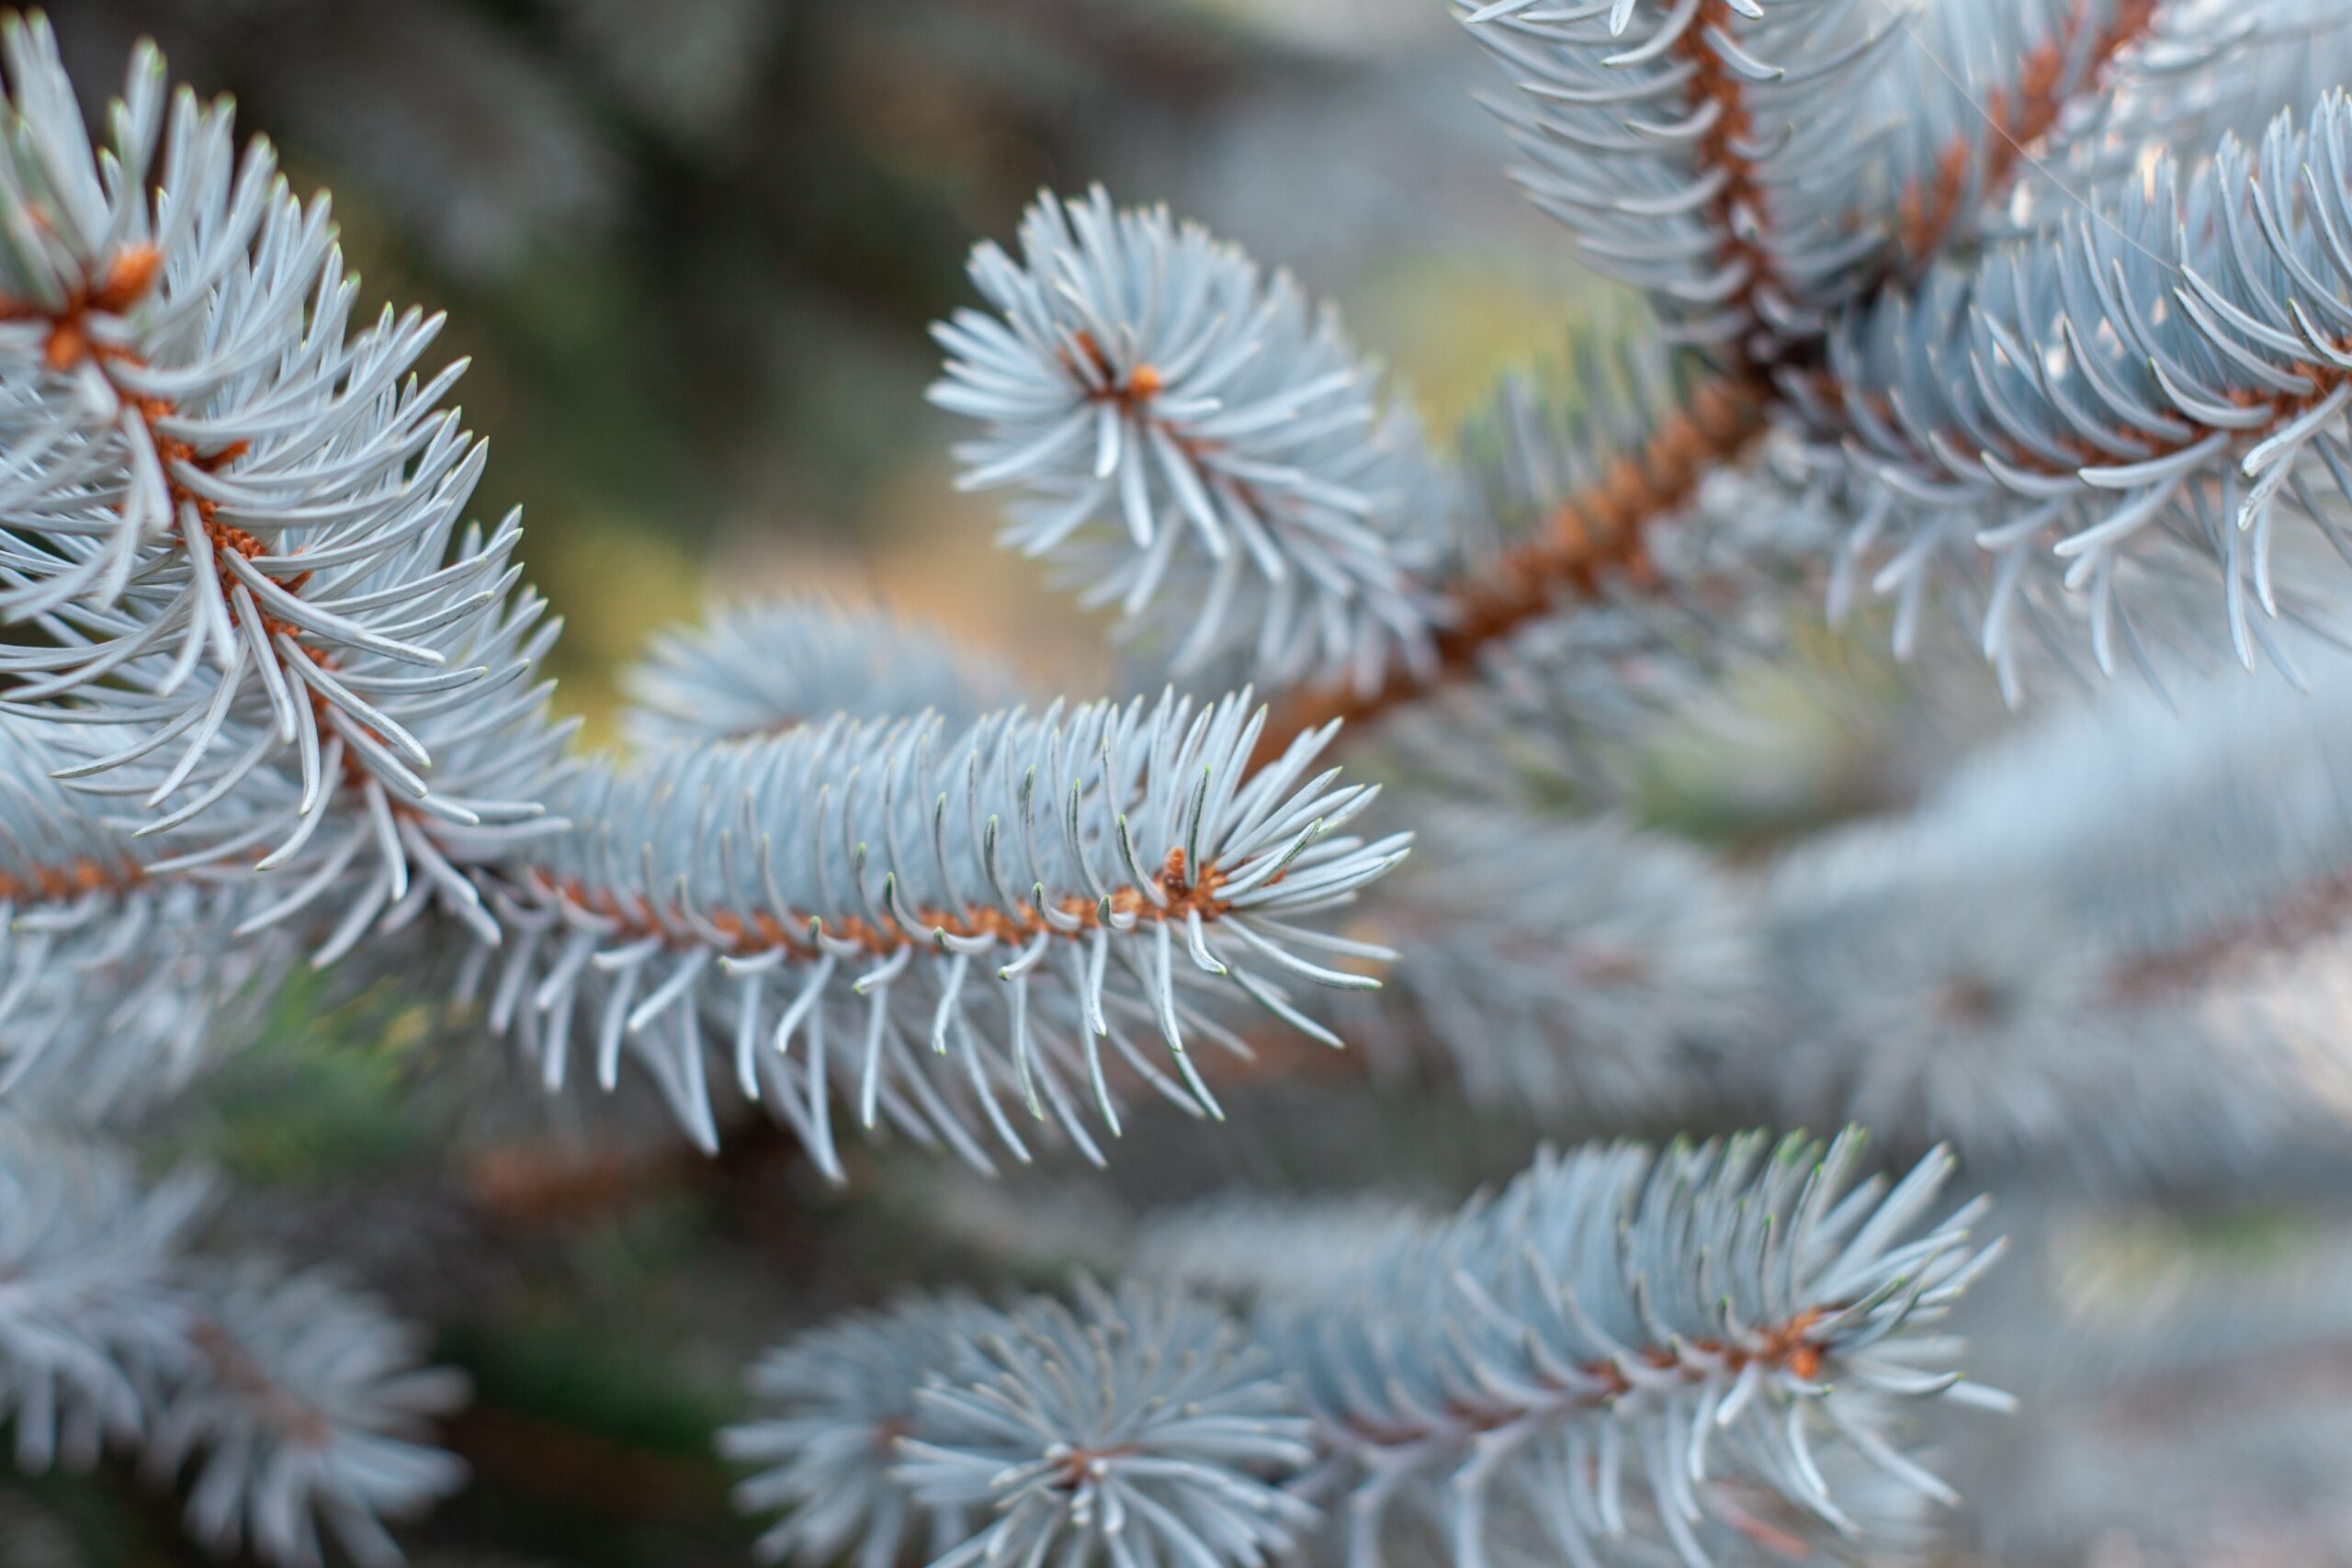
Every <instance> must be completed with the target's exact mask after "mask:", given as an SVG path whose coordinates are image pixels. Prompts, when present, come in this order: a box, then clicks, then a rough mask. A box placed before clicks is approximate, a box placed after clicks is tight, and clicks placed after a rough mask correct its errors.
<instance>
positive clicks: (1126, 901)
mask: <svg viewBox="0 0 2352 1568" xmlns="http://www.w3.org/2000/svg"><path fill="white" fill-rule="evenodd" d="M1154 880H1155V881H1156V882H1157V883H1158V885H1159V892H1160V897H1161V898H1163V899H1164V900H1165V902H1164V903H1162V902H1154V901H1153V900H1152V899H1151V898H1149V897H1146V896H1145V895H1144V894H1143V893H1142V892H1141V891H1140V890H1138V889H1136V888H1135V887H1122V888H1119V889H1118V890H1117V891H1116V892H1114V893H1113V894H1112V895H1111V896H1110V899H1109V902H1110V906H1111V912H1112V913H1113V914H1114V915H1125V916H1131V917H1133V918H1134V919H1136V920H1138V921H1143V920H1182V919H1185V918H1186V917H1187V916H1189V915H1194V914H1197V915H1199V916H1200V917H1201V919H1204V920H1215V919H1219V918H1221V917H1222V916H1223V915H1224V914H1225V912H1226V910H1227V908H1231V906H1229V905H1227V903H1225V902H1224V901H1223V900H1222V899H1220V898H1218V897H1217V889H1218V888H1219V887H1221V886H1224V884H1225V880H1226V877H1225V873H1224V872H1222V871H1220V870H1219V869H1217V868H1216V866H1210V867H1208V868H1207V869H1205V870H1204V871H1203V872H1202V874H1201V875H1200V876H1199V878H1198V879H1197V880H1196V881H1189V882H1188V881H1187V880H1186V878H1185V875H1184V852H1183V851H1182V850H1181V849H1173V850H1170V851H1169V852H1168V856H1167V859H1166V860H1165V861H1163V862H1162V863H1161V864H1160V869H1159V875H1158V876H1157V877H1156V878H1155V879H1154ZM1273 880H1274V881H1277V882H1279V881H1280V880H1282V874H1281V873H1279V872H1278V873H1276V874H1275V875H1274V877H1273ZM541 891H542V892H545V893H549V894H558V895H560V896H561V897H563V898H564V899H565V900H567V901H568V902H570V903H571V904H572V905H574V906H575V907H577V908H582V909H586V910H589V911H591V912H592V913H594V914H598V915H602V916H604V917H605V919H609V920H612V921H614V922H615V923H616V924H617V925H618V926H619V927H620V928H621V929H622V931H625V932H626V933H628V935H630V936H632V937H637V938H640V939H641V938H644V937H648V936H665V937H666V936H671V935H673V933H675V932H677V931H682V930H686V929H688V927H687V925H686V921H685V919H684V915H683V914H681V913H680V912H679V911H678V910H677V909H675V908H670V907H667V906H657V905H655V904H653V903H651V902H650V901H649V900H647V899H645V898H643V897H635V898H631V899H629V900H628V901H626V902H624V901H623V900H622V899H621V898H620V897H618V896H616V894H614V893H613V892H612V890H611V889H609V888H602V887H591V886H587V885H586V884H584V883H582V882H580V881H577V880H576V879H565V880H563V881H561V882H549V881H544V880H543V881H542V884H541ZM1054 908H1055V912H1056V913H1057V914H1059V915H1061V916H1062V917H1063V918H1064V920H1065V921H1066V922H1069V925H1070V926H1074V928H1075V929H1068V927H1066V926H1064V925H1057V924H1055V923H1054V922H1052V921H1050V920H1048V919H1046V917H1045V916H1044V915H1043V914H1041V913H1040V912H1039V911H1038V910H1037V909H1036V908H1033V907H1032V906H1030V905H1028V904H1025V903H1024V904H1022V905H1020V906H1019V907H1017V908H1014V909H1011V910H1007V909H1000V908H995V907H993V906H990V905H970V906H967V907H966V908H963V909H960V910H958V909H943V908H918V909H915V910H913V911H911V912H912V913H913V914H914V916H915V918H916V920H917V922H918V923H917V927H916V929H914V930H911V931H910V930H907V929H905V928H903V927H901V926H899V924H898V923H897V922H896V921H888V922H877V921H874V920H869V919H865V917H863V916H861V915H851V916H848V917H847V918H845V919H837V920H833V921H831V922H828V924H827V927H826V935H828V936H829V937H831V938H833V939H834V940H836V941H845V942H855V943H856V944H857V945H858V946H860V947H862V948H864V949H865V951H866V952H868V953H873V954H874V955H875V956H876V957H888V955H889V954H891V953H896V952H898V951H899V950H900V949H902V948H910V947H914V948H922V947H929V946H931V945H933V942H934V941H935V936H934V933H936V932H939V931H945V932H946V933H947V934H948V935H949V936H952V937H976V936H990V937H994V938H996V939H997V940H998V941H999V942H1005V943H1008V944H1016V945H1017V944H1020V943H1023V942H1030V941H1033V940H1034V939H1035V938H1037V937H1040V936H1047V935H1053V936H1066V937H1075V936H1078V935H1080V934H1082V933H1083V932H1086V931H1091V930H1093V929H1094V928H1095V927H1097V926H1099V925H1100V924H1102V923H1103V911H1102V909H1101V908H1100V906H1098V905H1097V904H1095V903H1094V902H1093V901H1091V900H1090V899H1087V898H1084V897H1080V896H1078V895H1076V894H1072V895H1070V896H1069V897H1064V898H1063V899H1062V900H1061V901H1060V902H1059V903H1058V904H1057V905H1056V906H1055V907H1054ZM700 918H701V920H702V922H703V923H704V924H706V925H709V926H713V927H716V928H717V929H718V930H719V931H724V932H726V933H727V934H728V935H729V936H730V937H732V938H735V939H736V940H737V941H738V942H741V947H740V948H739V949H738V950H737V951H738V953H741V954H750V953H768V952H775V951H781V952H783V953H787V954H789V955H790V956H791V957H793V958H794V959H796V960H809V959H814V958H816V957H817V956H819V954H820V952H821V951H822V950H821V949H820V948H819V947H818V946H816V945H815V944H814V943H813V942H810V941H809V938H808V937H807V936H806V935H805V934H804V933H805V932H806V931H807V930H808V926H809V916H807V915H804V914H800V913H797V912H796V911H793V910H782V911H777V910H770V909H751V910H745V911H741V912H738V911H735V910H731V909H719V910H712V911H707V912H703V913H702V914H701V916H700ZM682 940H684V941H687V942H692V941H693V939H691V938H687V939H682Z"/></svg>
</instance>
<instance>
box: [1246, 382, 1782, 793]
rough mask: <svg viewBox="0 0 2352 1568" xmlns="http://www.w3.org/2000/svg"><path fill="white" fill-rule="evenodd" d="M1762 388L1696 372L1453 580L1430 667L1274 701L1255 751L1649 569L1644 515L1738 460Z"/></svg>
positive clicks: (1380, 701) (1756, 429) (1460, 671)
mask: <svg viewBox="0 0 2352 1568" xmlns="http://www.w3.org/2000/svg"><path fill="white" fill-rule="evenodd" d="M1769 406H1770V398H1769V395H1768V392H1767V389H1766V388H1765V386H1764V384H1763V383H1762V382H1761V381H1760V380H1759V379H1758V378H1754V377H1752V376H1749V375H1747V374H1745V373H1735V374H1726V375H1722V376H1718V377H1715V378H1712V379H1709V380H1706V381H1702V383H1700V384H1699V386H1698V387H1697V388H1696V389H1694V390H1693V391H1692V392H1691V397H1690V399H1689V400H1688V401H1686V402H1685V403H1684V404H1683V406H1682V407H1681V408H1680V409H1679V410H1678V411H1676V412H1674V413H1673V414H1671V415H1669V416H1668V418H1667V419H1666V420H1665V421H1664V422H1663V423H1661V424H1660V425H1659V426H1658V428H1657V431H1656V433H1654V434H1652V435H1651V436H1650V438H1649V440H1648V441H1647V442H1645V443H1644V444H1643V446H1641V448H1640V449H1639V450H1638V451H1635V452H1631V453H1628V454H1626V455H1625V456H1623V457H1620V458H1619V459H1618V460H1617V461H1616V462H1615V463H1613V464H1611V466H1610V468H1609V471H1608V472H1607V473H1606V474H1605V475H1604V476H1602V478H1601V480H1600V483H1599V484H1597V485H1595V486H1594V487H1593V488H1592V489H1590V490H1589V491H1584V492H1583V493H1581V494H1578V495H1576V496H1572V497H1570V498H1569V499H1568V500H1567V501H1566V502H1563V503H1562V504H1561V505H1560V507H1559V508H1558V509H1557V510H1556V511H1555V513H1553V515H1552V517H1551V520H1550V522H1549V525H1547V527H1546V528H1545V530H1544V533H1543V535H1542V536H1540V537H1539V538H1537V539H1536V540H1535V541H1533V542H1532V543H1531V544H1528V545H1525V546H1522V547H1520V548H1518V549H1516V550H1514V551H1512V552H1511V553H1510V555H1509V556H1507V557H1506V558H1504V559H1503V560H1502V561H1501V563H1500V564H1499V566H1498V570H1495V571H1493V572H1491V573H1488V574H1487V575H1485V576H1482V577H1480V578H1478V579H1476V580H1474V581H1469V582H1465V583H1463V584H1461V585H1459V586H1457V587H1456V588H1455V589H1454V590H1453V592H1452V594H1451V595H1450V599H1451V604H1450V605H1449V612H1450V613H1449V615H1448V618H1447V623H1446V625H1445V626H1444V628H1443V629H1442V631H1441V632H1440V633H1439V634H1438V637H1437V638H1436V642H1437V655H1438V659H1437V669H1436V671H1435V675H1434V679H1433V680H1424V679H1422V678H1420V677H1419V676H1417V675H1416V674H1415V673H1414V672H1413V671H1410V670H1408V669H1406V668H1404V667H1402V666H1397V667H1394V668H1392V669H1391V670H1390V671H1389V672H1388V674H1387V677H1386V678H1385V680H1384V681H1383V682H1381V683H1380V684H1379V685H1378V686H1377V687H1375V688H1374V689H1373V690H1371V691H1369V692H1359V691H1357V690H1355V689H1353V688H1351V687H1336V686H1335V687H1324V688H1319V689H1313V690H1308V691H1306V692H1302V693H1299V694H1295V695H1294V696H1293V697H1291V698H1290V699H1289V700H1287V701H1286V702H1284V703H1283V704H1282V705H1279V706H1278V707H1276V709H1275V710H1274V712H1273V714H1272V716H1271V717H1270V718H1269V719H1268V721H1267V724H1266V728H1265V731H1264V733H1263V735H1262V736H1261V738H1260V739H1259V742H1258V750H1257V756H1256V759H1255V760H1256V761H1260V762H1264V761H1271V760H1272V759H1273V758H1275V757H1278V756H1280V755H1281V754H1282V753H1283V750H1284V749H1286V748H1287V747H1288V746H1289V745H1290V743H1291V741H1292V740H1293V739H1295V738H1296V737H1297V736H1299V735H1300V734H1301V733H1303V732H1304V731H1306V730H1308V729H1312V728H1315V727H1317V725H1321V724H1325V723H1328V722H1329V721H1330V720H1332V719H1335V718H1337V719H1344V720H1346V721H1348V723H1349V724H1350V725H1351V726H1356V727H1361V726H1362V725H1363V723H1364V722H1365V721H1367V720H1370V719H1374V718H1377V717H1379V716H1382V715H1384V714H1385V713H1387V712H1388V711H1389V710H1390V709H1392V708H1395V707H1397V706H1399V705H1403V704H1405V703H1407V702H1409V701H1411V700H1413V699H1414V698H1417V697H1419V696H1422V695H1424V694H1427V693H1428V692H1429V691H1430V689H1431V688H1432V686H1433V685H1435V684H1438V683H1442V682H1445V681H1449V680H1453V679H1457V678H1459V677H1461V676H1463V675H1465V674H1468V673H1469V672H1470V671H1473V670H1475V669H1476V665H1477V662H1478V658H1479V655H1480V654H1481V653H1482V652H1484V651H1485V649H1487V648H1489V647H1491V646H1493V645H1494V644H1495V643H1496V642H1497V641H1498V640H1499V639H1500V638H1502V637H1506V636H1508V635H1509V634H1510V633H1511V632H1513V631H1516V630H1517V629H1518V628H1519V627H1520V626H1523V625H1525V624H1526V623H1527V622H1528V621H1530V620H1532V619H1533V618H1534V617H1535V616H1537V615H1542V614H1543V613H1544V611H1546V610H1548V609H1550V608H1551V607H1552V604H1553V603H1554V600H1555V596H1556V595H1558V594H1561V593H1564V592H1566V593H1575V594H1580V595H1589V594H1591V593H1592V592H1594V591H1595V590H1596V589H1598V588H1599V587H1600V584H1601V582H1602V581H1605V580H1607V579H1609V578H1610V577H1611V576H1612V575H1613V576H1615V577H1617V578H1620V579H1623V580H1625V581H1634V582H1637V583H1638V582H1641V581H1645V579H1646V578H1647V577H1648V575H1649V574H1650V571H1651V568H1650V565H1649V558H1648V556H1647V554H1646V553H1645V539H1646V536H1647V532H1648V529H1649V528H1650V526H1651V525H1653V524H1655V523H1657V521H1658V520H1659V519H1660V518H1663V517H1665V516H1666V515H1668V513H1672V512H1673V511H1674V510H1675V509H1676V508H1678V507H1679V506H1681V505H1683V504H1684V503H1686V502H1689V501H1690V499H1691V496H1692V494H1693V493H1695V492H1696V491H1697V490H1698V487H1699V482H1700V480H1701V479H1704V478H1705V477H1706V475H1707V473H1708V471H1709V470H1710V469H1712V468H1716V467H1719V466H1721V465H1724V464H1726V463H1731V462H1735V461H1736V460H1737V459H1738V458H1739V457H1742V456H1743V455H1744V454H1745V453H1746V452H1747V450H1748V449H1749V447H1750V446H1753V445H1754V443H1755V442H1756V441H1757V439H1758V437H1760V436H1761V435H1762V434H1764V429H1765V416H1766V413H1767V411H1768V409H1769Z"/></svg>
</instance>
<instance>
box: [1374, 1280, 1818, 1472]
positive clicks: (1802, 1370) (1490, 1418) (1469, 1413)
mask: <svg viewBox="0 0 2352 1568" xmlns="http://www.w3.org/2000/svg"><path fill="white" fill-rule="evenodd" d="M1832 1310H1835V1309H1832ZM1825 1315H1826V1314H1825V1312H1824V1310H1823V1309H1822V1308H1819V1307H1808V1308H1806V1309H1805V1310H1804V1311H1803V1312H1801V1313H1799V1314H1796V1315H1795V1316H1794V1317H1792V1318H1790V1319H1789V1320H1788V1321H1787V1322H1785V1323H1781V1324H1776V1325H1772V1326H1771V1327H1770V1328H1768V1329H1766V1330H1765V1332H1764V1335H1763V1337H1762V1343H1761V1344H1758V1345H1754V1346H1748V1345H1727V1344H1725V1343H1724V1341H1722V1340H1720V1339H1711V1338H1697V1339H1689V1340H1685V1341H1683V1342H1682V1343H1681V1345H1680V1347H1679V1349H1678V1348H1668V1347H1666V1346H1663V1345H1651V1346H1645V1347H1644V1348H1642V1349H1641V1350H1639V1351H1637V1352H1636V1355H1637V1356H1638V1357H1639V1359H1641V1360H1642V1361H1643V1363H1644V1364H1645V1365H1646V1366H1648V1367H1650V1368H1652V1369H1654V1370H1656V1371H1670V1370H1673V1369H1676V1368H1679V1369H1680V1370H1681V1371H1682V1374H1683V1376H1684V1377H1685V1378H1686V1379H1687V1380H1689V1381H1690V1382H1698V1381H1700V1380H1701V1379H1702V1378H1703V1377H1705V1376H1706V1375H1707V1371H1706V1370H1704V1369H1702V1368H1700V1367H1697V1366H1693V1365H1691V1363H1690V1361H1689V1360H1687V1359H1686V1357H1688V1356H1689V1355H1690V1354H1691V1353H1692V1352H1696V1353H1697V1354H1698V1355H1699V1356H1701V1357H1703V1358H1708V1359H1713V1360H1714V1361H1715V1363H1716V1369H1717V1370H1721V1371H1730V1372H1732V1373H1733V1374H1734V1375H1736V1374H1738V1373H1740V1372H1742V1371H1747V1368H1748V1367H1750V1366H1751V1365H1759V1364H1760V1365H1762V1366H1764V1367H1767V1368H1770V1369H1771V1370H1773V1371H1787V1372H1790V1373H1792V1374H1793V1375H1795V1376H1797V1377H1800V1378H1803V1379H1804V1380H1805V1381H1806V1382H1814V1381H1815V1380H1816V1379H1817V1378H1819V1376H1820V1375H1821V1366H1822V1360H1823V1356H1822V1350H1821V1347H1820V1346H1818V1345H1815V1344H1814V1343H1813V1342H1812V1340H1810V1339H1809V1338H1807V1337H1806V1336H1807V1335H1809V1334H1811V1333H1812V1331H1813V1329H1814V1326H1815V1325H1816V1324H1818V1323H1820V1322H1821V1320H1822V1318H1823V1317H1824V1316H1825ZM1577 1371H1579V1372H1580V1373H1582V1374H1583V1376H1584V1377H1586V1378H1589V1379H1591V1380H1592V1383H1591V1385H1587V1384H1584V1383H1582V1382H1578V1383H1577V1384H1573V1385H1572V1384H1569V1383H1566V1382H1555V1381H1554V1380H1551V1379H1548V1378H1543V1377H1540V1376H1539V1377H1538V1378H1537V1380H1536V1382H1538V1384H1539V1385H1540V1386H1542V1387H1544V1388H1545V1389H1547V1390H1548V1391H1550V1392H1551V1393H1555V1394H1556V1395H1557V1396H1558V1397H1559V1401H1560V1403H1561V1404H1570V1405H1584V1406H1594V1407H1597V1406H1600V1405H1604V1404H1610V1403H1611V1402H1612V1401H1614V1400H1617V1399H1622V1398H1623V1397H1624V1396H1625V1395H1626V1394H1628V1393H1633V1392H1634V1382H1633V1380H1632V1379H1630V1378H1628V1377H1627V1376H1626V1375H1625V1373H1624V1371H1623V1370H1622V1369H1621V1368H1620V1366H1619V1365H1618V1364H1617V1363H1616V1362H1614V1361H1611V1360H1604V1359H1596V1360H1590V1361H1586V1362H1584V1363H1582V1364H1581V1365H1580V1366H1579V1367H1578V1368H1577ZM1526 1414H1527V1412H1526V1409H1525V1406H1524V1405H1522V1404H1510V1405H1487V1404H1467V1403H1464V1404H1454V1405H1452V1406H1449V1407H1448V1408H1447V1409H1446V1411H1445V1412H1444V1416H1443V1424H1442V1426H1441V1425H1438V1424H1434V1423H1422V1422H1413V1423H1410V1424H1404V1423H1389V1424H1381V1423H1375V1422H1370V1421H1363V1420H1351V1421H1350V1422H1348V1423H1347V1424H1346V1425H1345V1427H1344V1428H1343V1430H1344V1431H1345V1432H1346V1434H1347V1435H1348V1436H1349V1437H1351V1438H1354V1439H1356V1440H1358V1441H1361V1442H1363V1443H1367V1444H1371V1445H1374V1446H1376V1447H1381V1448H1393V1447H1397V1446H1399V1445H1402V1444H1407V1443H1416V1442H1420V1441H1423V1440H1425V1439H1427V1438H1432V1437H1438V1436H1442V1435H1443V1434H1445V1433H1449V1432H1464V1431H1468V1432H1490V1431H1494V1430H1496V1429H1497V1428H1498V1427H1508V1426H1510V1424H1511V1423H1512V1422H1514V1421H1517V1420H1520V1419H1521V1418H1522V1417H1523V1416H1525V1415H1526Z"/></svg>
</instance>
